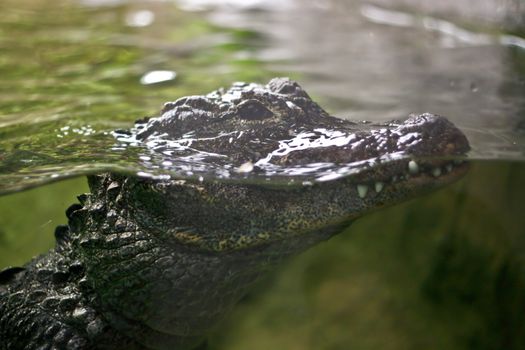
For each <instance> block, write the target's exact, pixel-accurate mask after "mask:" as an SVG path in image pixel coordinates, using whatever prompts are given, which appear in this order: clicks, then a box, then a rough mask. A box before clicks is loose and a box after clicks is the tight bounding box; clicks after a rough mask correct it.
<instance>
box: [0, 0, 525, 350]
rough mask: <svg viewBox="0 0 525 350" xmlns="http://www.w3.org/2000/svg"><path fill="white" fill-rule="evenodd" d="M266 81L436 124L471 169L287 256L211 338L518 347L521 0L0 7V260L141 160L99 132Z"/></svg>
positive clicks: (20, 257) (521, 330) (319, 345)
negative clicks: (93, 186)
mask: <svg viewBox="0 0 525 350" xmlns="http://www.w3.org/2000/svg"><path fill="white" fill-rule="evenodd" d="M274 76H289V77H291V78H293V79H296V80H297V81H299V82H300V84H301V85H302V86H303V87H304V88H305V90H306V91H308V92H309V94H310V95H311V96H312V98H313V99H314V100H316V101H317V102H319V104H320V105H321V106H323V107H324V108H326V109H327V110H328V111H329V112H330V113H331V114H334V115H337V116H340V117H342V118H348V119H354V120H372V121H386V120H390V119H394V118H403V117H405V116H407V115H408V114H409V113H413V112H414V113H422V112H432V113H436V114H441V115H445V116H447V117H448V118H449V119H450V120H452V121H453V122H454V123H455V124H456V125H458V126H459V127H460V128H461V129H462V130H463V131H464V132H465V133H466V134H467V136H468V137H469V140H470V142H471V145H472V151H471V153H470V154H469V157H470V158H471V159H472V170H471V171H470V173H469V174H468V175H467V177H466V178H465V179H464V180H462V181H460V182H459V183H457V184H455V185H454V186H451V187H449V188H447V189H445V190H443V191H440V192H438V193H435V194H434V195H431V196H428V197H425V198H421V199H417V200H414V201H412V202H409V203H406V204H405V205H402V206H398V207H395V208H390V209H387V210H383V211H380V212H377V213H374V214H372V215H370V216H368V217H366V218H363V219H361V220H359V221H357V222H356V223H355V224H354V225H353V226H352V227H351V228H350V229H349V230H347V232H344V233H343V234H341V235H339V236H338V237H335V238H334V239H332V240H330V241H329V242H327V243H325V244H322V245H320V246H319V247H316V248H314V249H312V250H311V251H309V252H307V253H306V254H303V255H301V256H299V257H297V258H295V259H292V260H291V261H289V262H288V263H287V264H286V265H284V266H283V267H282V268H280V269H279V271H276V273H275V274H272V275H271V276H268V277H267V278H266V279H264V280H263V281H262V282H261V283H260V284H259V285H258V288H256V290H255V291H254V292H253V293H252V294H250V295H249V296H248V297H247V298H245V299H244V300H243V302H242V303H241V304H240V305H239V307H237V308H236V310H235V312H234V314H233V315H231V316H230V317H228V319H227V320H226V321H225V322H224V323H223V324H222V325H220V327H219V329H218V330H217V331H216V333H215V334H213V335H212V336H211V340H210V347H211V348H212V349H246V348H250V349H268V348H274V349H349V348H353V349H421V348H426V349H524V348H525V253H524V252H525V217H524V216H523V211H524V209H525V207H524V204H523V203H524V200H523V198H525V186H524V180H525V163H524V159H525V3H524V2H523V1H522V0H455V1H448V0H446V1H439V2H438V1H430V0H422V1H417V0H367V1H365V0H363V1H359V0H346V1H345V0H324V1H322V0H317V1H314V0H279V1H277V0H266V1H263V0H259V1H258V0H244V1H242V0H222V1H220V0H177V1H176V0H143V1H126V0H54V1H44V0H2V2H1V3H0V192H1V193H4V194H5V195H4V196H1V197H0V268H2V267H5V266H13V265H20V264H23V263H24V262H26V261H27V260H28V259H30V258H31V257H32V256H34V255H36V254H40V253H43V252H45V251H46V250H47V249H49V248H50V247H52V246H53V244H54V243H53V238H52V233H53V230H54V227H55V226H56V225H58V224H62V223H64V222H65V216H64V215H63V211H64V210H65V208H67V207H68V205H69V204H71V203H73V202H74V201H75V196H76V195H78V194H80V193H83V192H86V191H87V186H86V184H85V180H84V178H83V177H82V176H80V175H82V174H86V173H91V172H96V171H101V170H107V169H110V170H127V171H132V170H135V169H136V167H137V165H136V159H132V158H129V157H127V156H126V154H123V153H121V152H119V150H118V149H115V147H114V143H115V140H114V138H113V137H112V136H111V135H110V134H109V132H110V131H111V130H114V129H118V128H124V129H125V128H129V127H131V126H132V124H133V121H134V120H136V119H139V118H141V117H143V116H147V115H155V114H156V113H158V112H157V111H158V110H159V109H160V107H161V106H162V104H163V103H164V102H165V101H170V100H175V99H177V98H178V97H181V96H184V95H189V94H203V93H206V92H209V91H211V90H214V89H216V88H218V87H220V86H229V85H230V84H231V83H232V82H234V81H255V82H259V83H266V82H267V81H268V80H269V79H270V78H272V77H274ZM79 176H80V177H79ZM59 180H61V181H59ZM30 188H33V189H30ZM22 190H25V191H22Z"/></svg>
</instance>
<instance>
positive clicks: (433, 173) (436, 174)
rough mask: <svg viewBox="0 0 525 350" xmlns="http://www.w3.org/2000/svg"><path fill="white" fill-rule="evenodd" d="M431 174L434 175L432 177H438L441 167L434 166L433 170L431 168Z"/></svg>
mask: <svg viewBox="0 0 525 350" xmlns="http://www.w3.org/2000/svg"><path fill="white" fill-rule="evenodd" d="M432 175H434V177H438V176H439V175H441V169H440V168H434V170H432Z"/></svg>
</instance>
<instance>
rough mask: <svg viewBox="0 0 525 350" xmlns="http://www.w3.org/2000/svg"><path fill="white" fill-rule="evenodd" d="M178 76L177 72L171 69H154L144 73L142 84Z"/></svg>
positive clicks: (160, 81) (163, 80)
mask: <svg viewBox="0 0 525 350" xmlns="http://www.w3.org/2000/svg"><path fill="white" fill-rule="evenodd" d="M176 76H177V73H176V72H174V71H171V70H154V71H151V72H148V73H146V74H144V75H143V76H142V78H140V83H141V84H142V85H151V84H157V83H162V82H165V81H170V80H173V79H175V77H176Z"/></svg>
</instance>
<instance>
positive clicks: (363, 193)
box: [357, 185, 368, 198]
mask: <svg viewBox="0 0 525 350" xmlns="http://www.w3.org/2000/svg"><path fill="white" fill-rule="evenodd" d="M367 192H368V186H367V185H357V193H358V194H359V197H360V198H365V196H366V193H367Z"/></svg>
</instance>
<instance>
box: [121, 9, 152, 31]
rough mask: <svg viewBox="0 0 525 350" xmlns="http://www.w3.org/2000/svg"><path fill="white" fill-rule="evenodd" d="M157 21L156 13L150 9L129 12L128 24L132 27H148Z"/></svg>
mask: <svg viewBox="0 0 525 350" xmlns="http://www.w3.org/2000/svg"><path fill="white" fill-rule="evenodd" d="M153 21H155V14H154V13H153V12H151V11H149V10H141V11H135V12H131V13H128V15H127V16H126V24H127V25H128V26H130V27H147V26H149V25H150V24H152V23H153Z"/></svg>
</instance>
